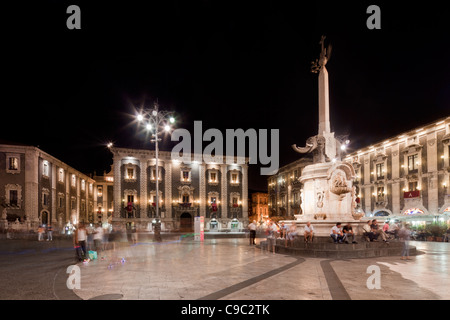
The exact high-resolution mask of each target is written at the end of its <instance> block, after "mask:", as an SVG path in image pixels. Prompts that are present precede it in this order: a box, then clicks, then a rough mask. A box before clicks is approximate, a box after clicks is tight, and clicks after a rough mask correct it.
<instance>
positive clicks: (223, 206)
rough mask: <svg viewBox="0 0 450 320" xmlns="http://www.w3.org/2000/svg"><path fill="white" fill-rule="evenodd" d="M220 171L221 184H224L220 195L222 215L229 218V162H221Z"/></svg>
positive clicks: (223, 217)
mask: <svg viewBox="0 0 450 320" xmlns="http://www.w3.org/2000/svg"><path fill="white" fill-rule="evenodd" d="M220 172H221V175H222V179H221V185H222V190H221V193H222V194H221V195H220V199H221V200H220V208H221V217H222V219H227V218H228V196H227V194H228V191H227V189H228V185H227V183H228V179H227V175H228V165H227V164H221V165H220Z"/></svg>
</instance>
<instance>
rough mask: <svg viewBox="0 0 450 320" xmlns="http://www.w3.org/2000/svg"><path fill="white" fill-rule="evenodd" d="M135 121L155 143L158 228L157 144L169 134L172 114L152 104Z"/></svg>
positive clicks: (158, 223) (157, 223)
mask: <svg viewBox="0 0 450 320" xmlns="http://www.w3.org/2000/svg"><path fill="white" fill-rule="evenodd" d="M137 121H138V122H139V123H141V124H142V125H144V127H145V129H146V130H147V131H148V132H151V133H152V139H151V140H150V141H151V142H154V143H155V159H156V163H155V167H156V170H155V179H156V204H155V207H156V211H155V216H156V217H155V222H156V225H157V227H158V229H159V228H160V223H161V221H160V217H159V167H158V166H159V156H158V151H159V147H158V142H159V141H161V138H160V135H161V134H162V133H164V132H165V133H170V132H171V130H172V125H173V124H174V123H175V118H174V117H173V112H169V111H164V110H159V106H158V104H157V103H155V104H154V107H153V109H148V110H144V111H142V112H141V113H140V114H138V115H137Z"/></svg>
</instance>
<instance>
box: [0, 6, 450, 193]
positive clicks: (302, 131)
mask: <svg viewBox="0 0 450 320" xmlns="http://www.w3.org/2000/svg"><path fill="white" fill-rule="evenodd" d="M93 2H95V4H93ZM392 2H393V1H389V2H388V1H370V2H369V1H345V2H344V1H333V2H331V1H316V2H312V3H309V4H305V3H304V2H303V1H264V0H262V1H181V0H180V1H142V2H136V1H121V2H110V1H60V0H54V1H42V0H41V1H33V2H31V1H28V2H24V1H15V2H14V4H8V5H7V6H4V5H3V4H2V12H3V15H2V24H3V25H4V27H3V33H4V36H3V39H2V51H3V58H2V62H3V63H2V77H3V81H2V86H3V90H2V91H3V94H2V98H3V103H2V109H1V110H2V112H1V119H2V122H1V125H0V140H6V141H11V142H17V143H21V144H29V145H34V146H39V148H41V149H42V150H44V151H46V152H48V153H49V154H51V155H53V156H55V157H56V158H58V159H60V160H62V161H64V162H65V163H67V164H69V165H70V166H72V167H74V168H76V169H78V170H80V171H82V172H84V173H87V174H89V173H93V172H94V171H95V170H96V171H97V172H98V173H102V172H103V170H109V166H110V164H111V163H112V155H111V154H110V153H109V151H108V150H107V148H106V144H107V143H108V142H109V141H113V142H114V144H115V145H116V146H118V147H136V148H148V149H153V148H154V147H153V145H152V144H150V143H149V142H148V141H146V140H145V136H143V135H141V134H139V131H138V130H137V126H136V125H135V124H134V123H133V117H132V116H133V115H134V113H135V110H136V109H139V108H141V107H142V106H148V107H151V106H152V105H153V103H154V102H155V101H156V100H158V102H159V105H160V108H161V109H165V110H173V111H175V112H176V115H177V125H176V127H177V128H185V129H188V130H192V128H193V122H194V121H195V120H201V121H202V122H203V130H204V131H205V130H206V129H208V128H217V129H219V130H221V131H222V132H223V133H224V134H225V129H238V128H242V129H244V130H247V129H249V128H254V129H268V130H270V129H280V166H282V165H285V164H287V163H289V162H292V161H294V160H296V159H298V158H299V154H297V153H296V152H294V151H293V150H292V148H291V147H290V146H291V145H292V144H294V143H295V144H297V145H299V146H304V144H305V141H306V139H307V138H308V137H310V136H313V135H316V134H317V130H318V124H317V121H318V97H317V95H318V86H317V77H318V75H317V74H313V73H311V72H310V63H311V61H313V60H315V59H316V58H318V57H319V53H320V45H319V40H320V37H321V35H322V34H323V35H326V37H327V38H326V44H328V43H331V44H332V46H333V51H332V56H331V60H330V61H329V62H328V64H327V69H328V72H329V81H330V109H331V110H330V118H331V128H332V131H334V132H335V135H338V136H340V135H348V136H349V139H350V141H351V144H350V152H351V150H356V149H359V148H362V147H365V146H368V145H370V144H372V143H375V142H378V141H381V140H383V139H386V138H389V137H391V136H395V135H397V134H400V133H401V132H403V131H406V130H410V129H414V128H416V127H420V126H421V125H423V124H427V123H429V122H432V121H435V120H437V119H440V118H443V117H446V116H448V115H450V112H449V111H450V62H449V59H450V44H449V34H450V25H449V23H448V21H449V18H448V17H449V16H450V12H449V10H448V8H446V7H443V6H442V5H441V2H432V1H427V2H422V3H421V5H420V6H419V5H415V3H414V2H409V1H395V5H394V4H392ZM71 4H77V5H78V6H79V7H80V8H81V30H69V29H67V27H66V20H67V18H68V17H69V16H70V14H67V13H66V9H67V7H68V6H69V5H71ZM371 4H376V5H379V7H380V8H381V30H369V29H368V28H367V27H366V20H367V19H368V17H369V16H370V14H367V13H366V10H367V7H368V6H369V5H371ZM5 53H6V54H5ZM5 97H6V100H5ZM207 144H208V142H205V143H204V146H203V147H205V146H206V145H207ZM173 145H174V143H170V141H169V139H166V140H165V141H164V143H162V145H161V146H160V148H161V150H164V149H165V150H167V151H170V150H171V149H172V147H173ZM266 180H267V176H259V166H258V165H251V166H250V173H249V186H250V188H252V189H258V190H264V189H266Z"/></svg>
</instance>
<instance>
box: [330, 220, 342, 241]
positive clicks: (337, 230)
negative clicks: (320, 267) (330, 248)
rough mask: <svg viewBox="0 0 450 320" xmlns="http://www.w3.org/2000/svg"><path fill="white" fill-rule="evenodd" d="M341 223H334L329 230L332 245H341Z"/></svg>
mask: <svg viewBox="0 0 450 320" xmlns="http://www.w3.org/2000/svg"><path fill="white" fill-rule="evenodd" d="M341 225H342V224H341V223H340V222H338V223H336V225H335V226H333V228H331V232H330V236H331V238H333V241H334V243H342V239H343V237H344V235H343V234H342V229H341Z"/></svg>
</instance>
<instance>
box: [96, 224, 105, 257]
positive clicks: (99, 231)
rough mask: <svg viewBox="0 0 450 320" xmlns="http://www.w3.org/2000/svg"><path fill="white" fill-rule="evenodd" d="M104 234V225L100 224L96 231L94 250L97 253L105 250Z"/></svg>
mask: <svg viewBox="0 0 450 320" xmlns="http://www.w3.org/2000/svg"><path fill="white" fill-rule="evenodd" d="M103 233H104V231H103V228H102V224H101V223H99V224H98V225H97V227H96V228H95V229H94V248H95V251H97V252H99V251H100V250H102V249H103V243H102V242H103Z"/></svg>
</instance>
